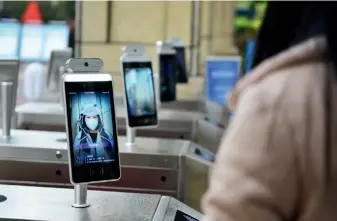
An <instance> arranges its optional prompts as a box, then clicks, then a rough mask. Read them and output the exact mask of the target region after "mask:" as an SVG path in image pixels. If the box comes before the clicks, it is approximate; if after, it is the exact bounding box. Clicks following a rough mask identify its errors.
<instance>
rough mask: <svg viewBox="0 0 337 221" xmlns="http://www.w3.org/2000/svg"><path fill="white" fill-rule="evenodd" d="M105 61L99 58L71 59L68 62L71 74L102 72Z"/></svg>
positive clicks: (67, 67) (67, 66)
mask: <svg viewBox="0 0 337 221" xmlns="http://www.w3.org/2000/svg"><path fill="white" fill-rule="evenodd" d="M102 68H103V61H102V60H101V59H99V58H71V59H69V60H68V61H67V62H66V69H67V70H69V71H70V72H100V71H101V69H102Z"/></svg>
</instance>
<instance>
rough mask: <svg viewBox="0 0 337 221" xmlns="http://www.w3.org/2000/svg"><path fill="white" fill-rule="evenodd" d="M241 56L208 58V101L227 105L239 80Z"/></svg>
mask: <svg viewBox="0 0 337 221" xmlns="http://www.w3.org/2000/svg"><path fill="white" fill-rule="evenodd" d="M240 65H241V57H240V56H209V57H207V58H206V64H205V67H206V71H205V83H206V84H205V89H206V90H205V92H206V97H207V99H208V100H211V101H213V102H216V103H218V104H221V105H227V98H226V96H227V94H228V93H229V92H230V91H231V89H232V88H233V87H234V85H235V84H236V82H237V81H238V79H239V73H240Z"/></svg>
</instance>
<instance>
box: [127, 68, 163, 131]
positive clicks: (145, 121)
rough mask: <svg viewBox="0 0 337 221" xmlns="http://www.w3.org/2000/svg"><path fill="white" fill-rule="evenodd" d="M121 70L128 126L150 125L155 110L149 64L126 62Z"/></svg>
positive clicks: (153, 88) (152, 81) (153, 89)
mask: <svg viewBox="0 0 337 221" xmlns="http://www.w3.org/2000/svg"><path fill="white" fill-rule="evenodd" d="M123 69H124V72H123V73H124V86H125V93H126V103H127V111H128V117H129V125H130V126H147V125H152V124H150V123H151V122H152V123H154V122H153V121H152V120H151V119H152V118H156V116H157V114H156V111H157V109H156V97H155V87H154V80H153V72H152V65H151V62H141V63H139V62H138V63H136V62H127V63H124V64H123Z"/></svg>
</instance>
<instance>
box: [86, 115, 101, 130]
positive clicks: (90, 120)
mask: <svg viewBox="0 0 337 221" xmlns="http://www.w3.org/2000/svg"><path fill="white" fill-rule="evenodd" d="M85 124H86V125H87V127H88V128H89V129H90V130H92V131H94V130H96V129H97V126H98V118H97V117H85Z"/></svg>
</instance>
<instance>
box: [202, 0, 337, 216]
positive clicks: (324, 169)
mask: <svg viewBox="0 0 337 221" xmlns="http://www.w3.org/2000/svg"><path fill="white" fill-rule="evenodd" d="M336 21H337V3H336V2H304V1H303V2H302V1H301V2H292V1H289V2H286V1H270V2H269V4H268V7H267V11H266V15H265V18H264V21H263V24H262V27H261V30H260V32H259V35H258V38H257V48H256V52H255V57H254V64H253V66H254V68H253V70H252V72H251V73H250V74H248V75H247V76H246V77H244V78H243V79H242V80H240V81H239V82H238V84H237V85H236V87H235V88H234V89H233V91H232V93H231V95H230V97H229V106H230V108H231V109H232V110H233V111H235V118H234V119H233V121H232V122H231V124H230V125H229V128H228V130H227V132H226V135H225V137H224V139H223V141H222V144H221V145H222V146H221V147H220V150H219V152H218V154H217V157H216V162H215V164H214V168H213V169H212V174H211V177H210V185H209V189H208V191H207V193H206V194H205V196H204V199H203V202H202V207H203V211H204V214H205V219H204V220H205V221H299V220H301V221H329V220H331V221H335V220H337V136H335V135H334V134H333V133H334V132H337V84H336V83H337V79H336V74H337V72H336V70H337V28H336Z"/></svg>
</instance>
